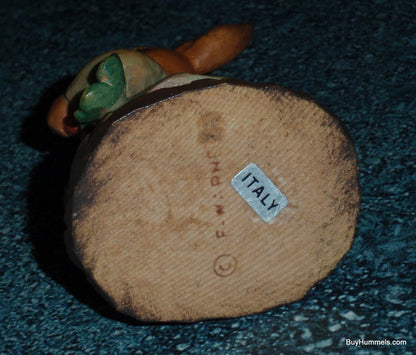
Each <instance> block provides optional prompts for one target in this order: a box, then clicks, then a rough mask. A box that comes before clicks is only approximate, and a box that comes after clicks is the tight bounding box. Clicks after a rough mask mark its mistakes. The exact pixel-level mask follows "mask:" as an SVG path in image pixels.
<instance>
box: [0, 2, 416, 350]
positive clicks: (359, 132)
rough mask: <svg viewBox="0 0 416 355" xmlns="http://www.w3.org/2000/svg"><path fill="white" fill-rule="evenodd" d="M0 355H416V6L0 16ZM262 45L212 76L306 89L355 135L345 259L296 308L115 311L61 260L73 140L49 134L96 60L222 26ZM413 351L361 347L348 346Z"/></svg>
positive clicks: (176, 8) (109, 7)
mask: <svg viewBox="0 0 416 355" xmlns="http://www.w3.org/2000/svg"><path fill="white" fill-rule="evenodd" d="M0 18H1V20H0V21H1V23H2V26H1V32H0V41H1V42H0V43H1V48H0V54H1V60H0V100H1V101H0V102H1V104H0V154H1V159H0V167H1V168H0V234H1V235H0V243H1V245H0V323H1V324H2V326H1V327H0V353H3V352H4V353H7V354H21V353H25V354H26V353H31V354H41V353H48V354H84V353H85V354H119V353H120V354H130V353H136V354H179V353H184V354H278V353H285V354H298V353H299V354H300V353H308V352H310V353H314V354H317V353H331V352H332V353H341V352H352V351H359V352H360V353H363V354H365V353H371V354H373V353H388V352H391V353H398V354H404V353H406V352H407V353H408V354H411V353H414V352H416V339H415V333H416V327H415V320H414V317H415V314H416V301H415V299H416V292H415V286H414V284H415V281H416V280H415V279H416V277H415V263H416V251H415V245H416V242H415V236H416V232H415V230H416V207H415V204H416V197H415V196H416V195H415V193H416V191H415V190H416V158H415V154H416V119H415V115H416V20H415V18H416V2H415V1H414V0H408V1H405V0H398V1H384V0H373V1H342V0H334V1H318V0H316V1H314V0H311V1H300V0H297V1H265V0H263V1H261V0H260V1H254V0H251V1H248V0H240V1H236V0H229V1H218V0H211V1H199V2H196V1H179V0H178V1H156V0H148V1H146V2H142V1H133V0H120V1H117V2H116V1H97V2H88V1H85V2H79V1H73V0H72V1H68V0H67V1H63V0H58V1H25V0H14V1H9V0H6V1H4V2H2V5H1V7H0ZM237 22H251V23H253V24H254V25H255V33H254V38H253V41H252V42H251V44H250V46H249V48H248V49H247V50H246V51H245V52H243V54H242V55H241V56H240V57H238V58H237V59H236V60H235V61H234V62H232V63H231V64H229V65H227V66H225V67H224V68H222V69H221V70H217V71H216V72H215V73H214V74H217V75H226V76H231V77H236V78H239V79H243V80H247V81H252V82H258V83H264V82H273V83H277V84H280V85H283V86H286V87H289V88H290V89H293V90H296V91H302V92H305V93H307V94H309V95H311V96H312V97H314V98H315V99H316V100H317V101H319V102H320V103H322V104H323V105H324V106H326V107H327V108H328V109H329V110H331V111H332V112H334V113H335V114H336V115H337V116H339V117H340V118H341V120H342V121H343V122H344V123H345V124H346V126H347V127H348V129H349V130H350V133H351V136H352V138H353V140H354V141H355V144H356V148H357V152H358V155H359V159H360V167H361V172H360V177H361V188H362V210H361V213H360V217H359V222H358V229H357V234H356V239H355V242H354V245H353V247H352V249H351V250H350V251H349V252H348V253H347V255H346V256H345V257H344V259H343V260H342V261H341V262H340V263H339V265H338V266H337V268H336V269H335V270H334V271H333V272H332V273H331V275H330V276H329V277H328V278H327V279H325V280H323V281H322V282H321V283H319V284H318V285H316V286H315V287H314V288H313V289H312V290H311V291H310V292H309V293H308V294H307V296H306V297H305V298H304V299H303V300H301V301H299V302H296V303H293V304H289V305H285V306H281V307H278V308H275V309H273V310H271V311H268V312H266V313H263V314H259V315H253V316H249V317H243V318H239V319H232V320H220V321H209V322H201V323H196V324H187V325H181V324H163V325H158V324H140V323H135V322H133V321H131V320H129V319H126V318H124V317H122V316H120V315H118V314H117V313H115V312H114V311H113V310H112V309H111V308H110V307H109V306H108V305H107V304H106V303H105V302H104V301H103V300H102V299H101V298H100V297H99V296H98V295H97V294H96V293H95V292H94V291H93V290H92V288H91V287H90V286H89V284H88V283H87V282H86V281H85V279H84V277H83V274H82V273H81V272H80V271H79V270H78V269H76V268H75V267H74V266H73V265H72V264H71V262H70V261H69V259H68V258H67V256H66V253H65V250H64V245H63V242H62V235H63V231H64V226H63V223H62V214H63V202H62V195H63V191H64V188H65V184H66V179H67V175H68V168H69V164H70V161H71V158H72V156H73V153H74V149H75V146H76V145H75V144H74V142H72V141H65V140H62V139H60V138H58V137H54V136H53V135H52V134H50V133H49V131H48V129H47V128H46V125H45V115H46V112H47V109H48V107H49V105H50V103H51V100H52V99H53V98H54V97H56V95H57V94H58V93H60V92H61V91H62V90H63V89H64V87H65V86H66V84H67V83H68V80H70V78H71V76H72V75H75V74H76V73H77V71H78V70H79V69H80V68H81V67H82V66H83V65H84V64H85V63H86V62H87V61H88V60H90V59H91V58H93V57H94V56H96V55H98V54H100V53H102V52H105V51H107V50H109V49H114V48H121V47H126V48H129V47H135V46H139V45H150V46H155V45H157V46H166V47H171V48H173V47H175V46H177V45H179V44H181V43H183V42H184V41H187V40H189V39H192V38H195V37H197V36H199V35H200V34H202V33H204V32H205V31H207V30H208V29H209V28H211V27H213V26H215V25H217V24H221V23H237ZM346 338H349V339H352V340H358V339H373V340H375V339H390V340H392V339H405V340H406V341H407V346H406V347H403V346H400V347H381V346H379V347H369V346H360V347H357V348H354V349H353V348H352V347H349V346H346V345H345V339H346Z"/></svg>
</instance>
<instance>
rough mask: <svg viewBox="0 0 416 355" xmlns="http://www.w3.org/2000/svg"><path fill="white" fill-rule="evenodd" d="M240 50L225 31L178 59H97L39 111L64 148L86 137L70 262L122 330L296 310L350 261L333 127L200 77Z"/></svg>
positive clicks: (301, 105)
mask: <svg viewBox="0 0 416 355" xmlns="http://www.w3.org/2000/svg"><path fill="white" fill-rule="evenodd" d="M251 34H252V27H251V26H250V25H224V26H219V27H217V28H214V29H213V30H211V31H210V32H208V34H207V35H205V36H203V37H201V38H200V39H198V40H196V41H191V42H188V43H186V44H184V45H182V46H180V47H179V48H178V49H176V50H175V51H171V50H167V49H152V48H139V49H136V50H118V51H113V52H109V53H106V54H104V55H102V56H100V57H98V58H96V59H94V60H93V61H92V62H90V63H89V64H88V65H87V66H86V67H85V68H84V69H83V70H82V71H81V72H80V73H79V74H78V76H77V77H76V78H75V79H74V81H73V82H72V84H71V85H70V86H69V87H68V89H67V91H66V93H65V94H64V95H61V96H60V97H58V99H57V100H56V101H55V103H54V104H53V106H52V108H51V110H50V113H49V117H48V123H49V125H50V126H51V128H52V129H53V130H54V131H55V132H57V133H59V134H61V135H62V136H64V137H68V136H72V135H77V134H79V133H80V131H82V130H83V129H85V128H87V130H85V132H86V133H87V134H85V136H84V137H83V139H82V141H81V144H80V146H79V149H78V152H77V154H76V156H75V158H74V161H73V165H72V168H71V176H70V180H69V194H68V199H67V203H66V212H65V220H66V225H67V227H68V231H67V234H66V243H67V249H68V252H69V254H70V255H71V257H72V259H73V260H74V262H75V263H76V264H78V265H79V266H80V267H81V268H82V269H83V270H84V272H85V273H86V275H87V276H88V278H89V280H90V281H91V283H92V284H93V285H94V286H95V287H96V288H97V289H98V290H99V292H100V293H101V294H102V295H103V296H104V297H105V298H106V299H107V300H108V301H109V302H110V303H111V304H112V305H113V306H114V307H115V308H116V309H117V310H119V311H120V312H122V313H124V314H127V315H130V316H132V317H134V318H137V319H139V320H145V321H161V322H168V321H179V322H194V321H198V320H203V319H213V318H229V317H239V316H243V315H248V314H253V313H257V312H262V311H265V310H267V309H270V308H273V307H276V306H278V305H281V304H284V303H288V302H293V301H296V300H299V299H301V298H302V297H303V296H305V294H306V292H307V291H308V290H310V289H311V287H312V286H313V285H315V284H316V283H317V282H318V281H320V280H322V279H323V278H325V277H326V276H327V275H328V274H329V273H330V272H331V270H333V269H334V267H335V266H336V264H337V263H338V262H339V261H340V260H341V258H342V257H343V256H344V254H345V253H346V252H347V251H348V250H349V249H350V247H351V245H352V242H353V237H354V233H355V226H356V220H357V216H358V211H359V200H360V197H359V185H358V161H357V156H356V153H355V149H354V146H353V143H352V141H351V139H350V137H349V135H348V132H347V130H346V128H345V127H344V126H343V124H342V123H341V122H340V121H339V119H338V118H336V117H335V116H334V115H332V114H331V113H329V112H328V111H326V110H325V109H324V108H322V107H321V106H320V105H319V104H317V103H316V102H315V101H313V100H312V99H310V98H308V97H306V95H300V94H296V93H294V92H292V91H290V90H288V89H285V88H282V87H280V86H277V85H260V84H256V85H254V84H250V83H247V82H243V81H239V80H234V79H227V78H219V77H210V76H204V75H201V74H204V73H208V72H210V71H212V70H214V69H216V68H218V67H219V66H221V65H223V64H225V63H227V62H228V61H230V60H231V59H232V58H234V57H235V56H236V55H237V54H238V53H240V52H241V51H242V50H243V48H244V47H245V46H246V45H247V44H248V42H249V40H250V38H251Z"/></svg>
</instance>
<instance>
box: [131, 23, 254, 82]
mask: <svg viewBox="0 0 416 355" xmlns="http://www.w3.org/2000/svg"><path fill="white" fill-rule="evenodd" d="M252 34H253V26H252V25H250V24H240V25H221V26H218V27H215V28H213V29H212V30H210V31H209V32H208V33H207V34H206V35H204V36H202V37H200V38H198V39H196V40H193V41H189V42H186V43H184V44H182V45H181V46H179V47H178V48H177V49H176V50H174V51H172V50H169V49H165V48H149V47H138V48H136V50H137V51H139V52H142V53H143V54H146V55H147V56H149V57H151V58H153V59H154V60H155V61H156V62H157V63H159V65H160V66H161V67H162V68H163V69H164V70H165V71H166V73H167V74H168V75H171V74H179V73H192V74H206V73H209V72H212V71H214V70H215V69H218V68H219V67H221V66H223V65H224V64H227V63H228V62H230V61H231V60H233V59H234V58H235V57H236V56H237V55H238V54H240V52H241V51H242V50H243V49H244V48H245V47H246V46H247V45H248V43H249V42H250V40H251V37H252Z"/></svg>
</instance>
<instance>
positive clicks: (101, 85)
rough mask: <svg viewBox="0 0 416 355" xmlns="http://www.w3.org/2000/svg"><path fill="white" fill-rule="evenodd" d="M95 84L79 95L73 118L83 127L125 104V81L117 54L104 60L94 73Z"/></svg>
mask: <svg viewBox="0 0 416 355" xmlns="http://www.w3.org/2000/svg"><path fill="white" fill-rule="evenodd" d="M96 79H97V82H95V83H93V84H92V85H90V86H89V87H87V88H86V89H85V90H84V92H83V93H82V95H81V98H80V102H79V108H78V110H76V111H75V114H74V115H75V118H76V119H77V121H78V122H80V123H81V125H83V126H85V125H88V124H91V123H93V122H94V121H97V120H99V119H101V118H102V117H103V116H104V115H105V114H107V113H108V112H110V111H113V110H114V109H115V108H117V107H120V106H121V105H122V104H124V103H125V102H127V97H126V79H125V75H124V69H123V64H122V63H121V60H120V57H119V56H118V55H117V54H112V55H110V56H109V57H107V58H106V59H104V60H103V61H102V62H101V64H100V65H99V66H98V68H97V71H96Z"/></svg>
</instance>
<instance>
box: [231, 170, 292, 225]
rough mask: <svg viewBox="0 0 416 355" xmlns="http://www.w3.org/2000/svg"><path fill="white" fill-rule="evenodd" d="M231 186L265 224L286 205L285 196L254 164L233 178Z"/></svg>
mask: <svg viewBox="0 0 416 355" xmlns="http://www.w3.org/2000/svg"><path fill="white" fill-rule="evenodd" d="M231 186H232V187H233V188H234V189H235V190H236V191H237V192H238V193H239V194H240V196H241V197H242V198H243V199H244V200H245V201H246V202H247V203H248V204H249V206H250V207H251V208H252V209H253V210H254V211H255V212H256V213H257V214H258V215H259V216H260V218H261V219H262V220H263V221H265V222H270V221H271V220H272V219H273V218H274V217H276V215H277V214H278V213H279V212H280V211H281V210H283V209H284V208H285V207H286V206H287V204H288V200H287V198H286V196H285V195H283V193H282V192H281V191H280V190H279V189H278V188H277V187H276V185H275V184H274V183H273V182H272V181H271V180H270V179H269V178H268V177H267V176H266V175H265V174H264V173H263V171H262V170H261V169H260V168H259V167H258V166H257V165H256V164H254V163H250V164H248V165H247V166H246V167H245V168H244V169H243V170H241V171H240V172H239V173H238V174H237V175H236V176H234V178H233V179H232V180H231Z"/></svg>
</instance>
